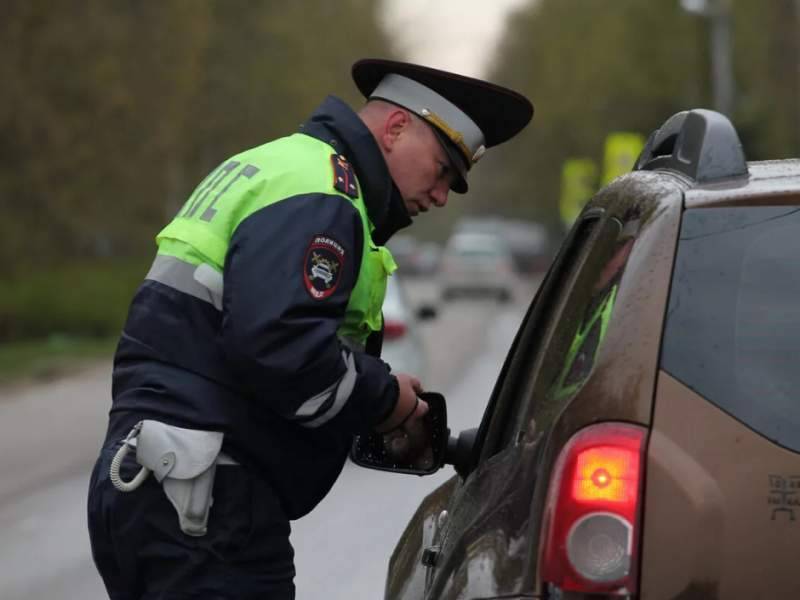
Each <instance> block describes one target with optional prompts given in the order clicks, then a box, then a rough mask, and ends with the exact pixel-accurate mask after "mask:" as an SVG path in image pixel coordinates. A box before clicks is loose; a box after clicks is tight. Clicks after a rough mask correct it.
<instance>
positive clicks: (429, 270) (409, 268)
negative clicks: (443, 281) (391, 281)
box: [386, 233, 442, 277]
mask: <svg viewBox="0 0 800 600" xmlns="http://www.w3.org/2000/svg"><path fill="white" fill-rule="evenodd" d="M386 245H387V247H388V248H389V250H390V251H391V253H392V256H394V260H395V262H397V267H398V268H399V269H400V273H401V275H402V276H403V277H414V276H416V275H432V274H434V273H435V272H436V271H437V269H438V268H439V259H440V257H441V253H442V248H441V246H440V245H439V244H437V243H436V242H431V241H425V242H423V241H420V240H418V239H417V238H415V237H414V236H411V235H408V234H402V233H401V234H397V235H395V236H394V237H392V239H391V240H389V241H388V242H387V244H386Z"/></svg>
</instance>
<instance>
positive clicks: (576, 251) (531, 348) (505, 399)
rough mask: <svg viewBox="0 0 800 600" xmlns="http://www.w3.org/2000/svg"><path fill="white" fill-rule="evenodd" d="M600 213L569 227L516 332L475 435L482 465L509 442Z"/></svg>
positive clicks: (586, 256) (586, 255) (587, 251)
mask: <svg viewBox="0 0 800 600" xmlns="http://www.w3.org/2000/svg"><path fill="white" fill-rule="evenodd" d="M601 223H602V219H601V216H600V213H597V212H596V213H587V215H586V216H585V217H584V218H583V219H582V220H581V221H580V222H579V223H578V224H576V226H575V227H574V228H573V230H572V232H571V234H570V236H569V238H568V239H567V240H566V241H565V243H564V244H563V245H562V250H561V252H560V253H559V255H558V256H557V257H556V259H555V261H554V263H553V266H552V267H551V269H550V271H549V272H548V274H547V276H546V277H545V279H544V281H543V282H542V284H541V286H540V288H539V291H538V292H537V294H536V297H535V298H534V300H533V302H532V303H531V306H530V308H529V309H528V313H527V315H526V316H525V319H524V320H523V322H522V325H521V326H520V328H519V331H518V332H517V336H516V339H515V340H514V343H513V344H512V346H511V349H510V350H509V353H508V356H507V357H506V361H505V364H504V365H503V368H502V370H501V372H500V376H499V378H498V381H497V384H496V386H495V389H494V392H493V393H492V398H491V399H490V402H489V405H488V407H487V410H486V414H485V415H484V419H483V422H482V423H481V428H480V430H479V433H478V447H480V448H481V452H480V459H481V460H485V459H487V458H488V457H490V456H492V455H493V454H495V453H496V452H498V451H499V450H501V449H502V448H504V447H506V446H507V445H508V443H509V442H511V441H513V439H514V437H515V431H514V430H513V424H514V423H515V422H516V421H517V417H518V415H519V413H520V411H521V410H522V411H524V407H522V406H521V404H522V398H523V396H524V394H525V390H526V388H527V384H528V382H529V380H530V369H531V365H532V363H534V362H536V361H535V358H534V357H536V356H538V354H539V350H540V347H541V344H542V342H543V340H544V339H545V337H546V332H547V331H548V330H549V329H550V328H551V327H552V322H553V320H554V319H555V318H556V315H558V314H559V313H560V308H561V305H562V304H563V301H564V298H565V297H566V296H567V295H568V291H569V290H570V289H572V287H573V285H574V283H575V275H576V273H577V272H579V271H580V270H581V266H582V265H583V264H584V263H585V262H586V261H587V260H590V258H591V253H590V249H591V248H592V246H593V245H594V241H595V238H596V237H597V235H598V233H599V232H600V230H601V229H602V226H601Z"/></svg>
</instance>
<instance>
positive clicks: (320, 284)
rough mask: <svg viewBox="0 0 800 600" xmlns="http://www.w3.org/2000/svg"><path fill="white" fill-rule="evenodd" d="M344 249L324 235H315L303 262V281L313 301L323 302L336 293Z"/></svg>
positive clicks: (342, 264)
mask: <svg viewBox="0 0 800 600" xmlns="http://www.w3.org/2000/svg"><path fill="white" fill-rule="evenodd" d="M344 254H345V252H344V247H342V245H341V244H340V243H339V242H337V241H336V240H334V239H333V238H330V237H328V236H326V235H315V236H314V237H313V238H312V239H311V244H309V246H308V250H306V257H305V260H304V261H303V281H304V282H305V284H306V290H307V291H308V293H309V294H310V295H311V297H312V298H314V299H315V300H324V299H325V298H327V297H328V296H330V295H331V294H333V292H335V291H336V286H338V285H339V279H340V278H341V274H342V268H343V267H344Z"/></svg>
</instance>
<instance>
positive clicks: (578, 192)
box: [558, 158, 597, 228]
mask: <svg viewBox="0 0 800 600" xmlns="http://www.w3.org/2000/svg"><path fill="white" fill-rule="evenodd" d="M596 190H597V165H596V164H595V162H594V161H593V160H592V159H591V158H570V159H568V160H566V161H564V166H563V167H562V169H561V198H560V199H559V203H558V209H559V213H560V214H561V222H562V223H564V226H565V227H567V228H569V227H571V226H572V223H574V222H575V219H577V218H578V215H579V214H580V212H581V210H583V207H584V206H585V205H586V203H587V202H588V201H589V198H591V197H592V195H593V194H594V193H595V191H596Z"/></svg>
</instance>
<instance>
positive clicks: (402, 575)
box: [354, 110, 800, 600]
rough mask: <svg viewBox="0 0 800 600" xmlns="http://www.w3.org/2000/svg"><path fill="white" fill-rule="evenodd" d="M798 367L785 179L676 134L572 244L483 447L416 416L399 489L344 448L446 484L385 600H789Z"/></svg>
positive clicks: (796, 577) (689, 127) (678, 127)
mask: <svg viewBox="0 0 800 600" xmlns="http://www.w3.org/2000/svg"><path fill="white" fill-rule="evenodd" d="M798 357H800V160H780V161H766V162H751V163H747V162H746V161H745V157H744V154H743V152H742V148H741V144H740V142H739V139H738V136H737V134H736V131H735V129H734V128H733V126H732V125H731V123H730V122H729V121H728V120H727V119H726V118H725V117H724V116H722V115H720V114H718V113H715V112H712V111H706V110H693V111H686V112H683V113H679V114H677V115H675V116H673V117H672V118H670V119H669V120H667V121H666V122H665V123H664V125H663V126H662V127H661V128H660V129H659V130H657V131H656V132H654V133H653V135H651V136H650V139H649V140H648V143H647V145H646V147H645V150H644V152H643V153H642V155H641V156H640V157H639V159H638V161H637V165H636V168H635V170H634V172H632V173H630V174H628V175H626V176H624V177H621V178H619V179H617V180H615V181H614V182H613V183H611V184H610V185H609V186H607V187H606V188H604V189H603V190H601V191H600V192H599V193H598V194H597V195H596V196H595V197H594V198H593V199H592V200H591V201H590V202H589V204H588V205H587V206H586V208H585V209H584V211H583V213H582V214H581V216H580V218H579V219H578V221H577V222H576V223H575V225H574V227H573V228H572V231H571V232H570V234H569V236H568V238H567V239H566V241H565V242H564V244H563V246H562V248H561V250H560V253H559V255H558V256H557V258H556V259H555V261H554V263H553V265H552V267H551V268H550V270H549V272H548V274H547V276H546V278H545V280H544V282H543V284H542V285H541V287H540V289H539V291H538V293H537V295H536V297H535V298H534V300H533V302H532V303H531V306H530V308H529V310H528V312H527V315H526V317H525V319H524V321H523V323H522V324H521V326H520V329H519V332H518V334H517V336H516V339H515V340H514V343H513V345H512V347H511V349H510V351H509V354H508V357H507V359H506V361H505V364H504V366H503V368H502V371H501V373H500V376H499V379H498V381H497V384H496V387H495V389H494V391H493V393H492V396H491V398H490V399H489V401H488V405H487V408H486V412H485V415H484V418H483V421H482V422H481V423H480V426H479V427H478V428H476V429H474V430H470V431H465V432H462V433H461V434H460V435H459V436H458V437H457V438H453V439H450V440H449V442H447V441H446V440H444V439H442V438H443V436H444V437H447V436H446V430H445V429H444V425H443V421H444V420H445V415H444V409H443V406H442V407H441V408H440V409H437V411H432V412H435V413H436V415H437V419H438V424H433V425H432V427H433V429H434V430H435V435H434V444H433V446H434V450H435V452H434V458H433V461H432V462H431V460H430V458H431V457H430V455H428V464H426V465H423V467H426V468H421V469H417V470H416V471H415V469H414V468H412V465H402V464H392V461H391V460H388V459H386V457H383V459H380V457H376V456H375V455H374V454H373V455H372V456H371V457H367V459H366V460H365V457H364V456H363V453H362V456H359V452H358V451H357V450H358V449H357V448H354V458H355V459H356V460H358V459H359V458H360V459H361V461H362V464H365V463H367V464H368V463H370V462H372V464H371V465H370V464H368V466H373V467H378V468H386V469H390V470H399V471H408V472H419V473H422V472H429V471H432V470H435V469H436V468H438V467H440V466H441V465H442V464H444V463H451V464H454V465H455V467H456V471H457V475H455V476H454V477H453V478H452V479H450V480H449V481H447V482H446V483H445V484H443V485H442V486H441V487H440V488H439V489H437V490H435V491H434V492H433V493H432V494H430V495H429V496H428V497H427V498H426V499H425V500H424V501H423V502H422V504H421V505H420V507H419V509H418V510H417V512H416V514H415V516H414V517H413V518H412V520H411V521H410V523H409V524H408V527H407V528H406V530H405V533H404V534H403V536H402V538H401V539H400V541H399V542H398V544H397V547H396V549H395V551H394V553H393V555H392V558H391V561H390V564H389V571H388V578H387V582H386V593H385V597H386V598H387V599H391V600H410V599H415V600H419V599H434V598H435V599H455V598H459V599H469V598H473V599H478V598H480V599H484V600H486V599H494V598H503V599H506V600H510V599H521V598H551V599H569V598H593V599H600V598H618V597H627V598H639V599H642V600H655V599H662V598H663V599H667V598H670V599H682V600H689V599H720V600H722V599H753V598H775V599H787V600H788V599H795V598H800V562H798V556H800V358H798ZM434 404H436V403H434ZM441 404H442V405H443V403H441ZM381 460H382V461H383V462H382V463H381ZM418 466H419V465H418Z"/></svg>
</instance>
